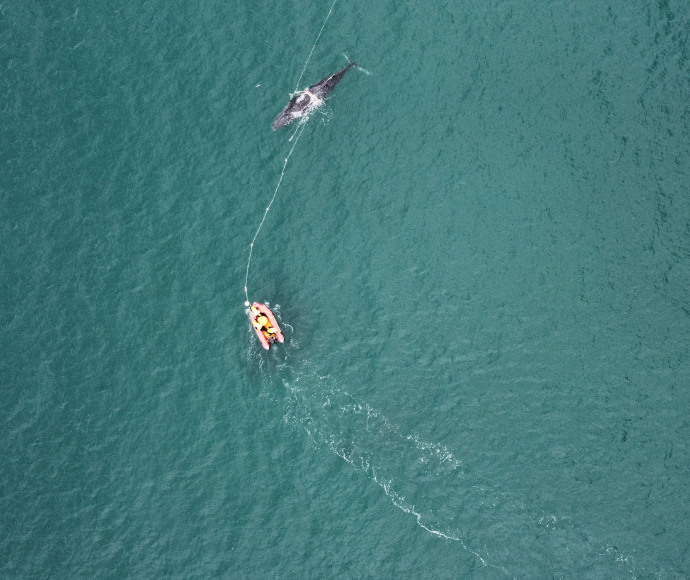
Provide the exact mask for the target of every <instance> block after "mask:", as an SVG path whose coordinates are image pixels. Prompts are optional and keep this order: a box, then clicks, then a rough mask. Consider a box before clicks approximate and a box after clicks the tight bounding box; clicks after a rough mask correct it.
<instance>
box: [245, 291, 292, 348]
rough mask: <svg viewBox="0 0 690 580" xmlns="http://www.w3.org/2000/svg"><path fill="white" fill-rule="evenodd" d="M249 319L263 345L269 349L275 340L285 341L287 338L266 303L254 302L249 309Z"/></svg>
mask: <svg viewBox="0 0 690 580" xmlns="http://www.w3.org/2000/svg"><path fill="white" fill-rule="evenodd" d="M249 319H250V320H251V322H252V326H253V327H254V330H255V331H256V335H257V336H258V337H259V340H260V341H261V346H263V347H264V348H265V349H266V350H268V349H269V348H270V347H271V345H272V344H273V343H274V342H283V341H284V340H285V338H284V337H283V333H282V332H280V326H278V322H276V318H275V316H273V312H271V310H270V309H269V308H268V306H266V305H265V304H261V303H259V302H254V304H252V306H251V308H250V309H249Z"/></svg>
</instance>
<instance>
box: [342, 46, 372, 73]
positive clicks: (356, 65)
mask: <svg viewBox="0 0 690 580" xmlns="http://www.w3.org/2000/svg"><path fill="white" fill-rule="evenodd" d="M343 56H344V57H345V58H346V59H347V63H348V65H349V66H351V67H352V68H356V69H357V70H361V71H362V72H363V73H364V74H366V75H370V74H371V73H370V72H369V71H368V70H367V69H365V68H364V67H361V66H359V65H358V64H357V63H356V62H355V61H354V60H352V59H351V58H350V57H349V56H347V54H345V53H344V52H343Z"/></svg>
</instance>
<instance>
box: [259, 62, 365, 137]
mask: <svg viewBox="0 0 690 580" xmlns="http://www.w3.org/2000/svg"><path fill="white" fill-rule="evenodd" d="M353 66H357V63H355V62H349V63H348V64H347V66H346V67H344V68H342V69H341V70H339V71H338V72H337V73H334V74H332V75H331V76H329V77H326V78H325V79H322V80H320V81H319V82H318V83H316V84H315V85H312V86H310V87H308V88H306V89H304V90H303V91H300V92H299V93H297V96H295V97H294V98H293V99H292V100H291V101H290V102H289V103H288V104H287V105H286V106H285V108H284V109H283V110H282V111H281V112H280V113H279V114H278V116H277V117H276V118H275V120H274V121H273V125H272V126H273V130H274V131H275V130H277V129H282V128H283V127H287V126H288V125H289V124H290V123H292V122H293V121H295V120H297V119H301V118H303V117H305V116H308V115H309V114H310V113H312V112H313V111H315V110H316V109H318V108H319V107H320V106H321V105H322V104H323V101H324V99H325V98H326V97H327V96H328V94H329V93H330V92H331V91H332V90H333V89H334V88H335V86H336V85H337V84H338V83H339V82H340V81H341V80H342V78H343V77H344V76H345V73H346V72H347V71H348V70H350V69H351V68H352V67H353ZM290 96H292V95H290Z"/></svg>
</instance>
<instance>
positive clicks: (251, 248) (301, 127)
mask: <svg viewBox="0 0 690 580" xmlns="http://www.w3.org/2000/svg"><path fill="white" fill-rule="evenodd" d="M337 2H338V0H333V3H332V4H331V8H330V10H329V11H328V14H327V15H326V18H325V20H324V21H323V24H322V25H321V30H319V34H318V36H317V37H316V40H315V41H314V45H313V46H312V47H311V51H310V52H309V56H308V57H307V60H306V61H305V62H304V67H302V72H301V73H300V75H299V79H298V80H297V88H296V89H295V92H297V91H298V89H299V84H300V82H301V81H302V76H303V75H304V71H306V70H307V65H308V64H309V61H310V60H311V55H312V54H314V49H315V48H316V45H317V44H318V42H319V39H320V38H321V33H322V32H323V29H324V28H325V27H326V22H328V19H329V18H330V17H331V13H332V12H333V8H334V7H335V5H336V3H337ZM306 121H307V119H306V118H305V119H304V121H302V122H300V124H299V126H298V127H297V129H296V130H295V132H294V133H293V134H292V137H290V139H289V140H290V141H292V139H293V138H294V137H295V135H297V138H296V139H295V142H294V143H293V144H292V147H291V148H290V152H289V153H288V154H287V157H286V158H285V162H284V163H283V170H282V171H281V172H280V178H279V179H278V184H277V185H276V188H275V190H274V191H273V197H272V198H271V201H270V203H269V204H268V206H267V207H266V210H265V211H264V215H263V218H261V223H260V224H259V227H258V228H257V229H256V232H254V237H253V238H252V242H251V244H249V257H248V259H247V271H246V272H245V275H244V297H245V302H244V305H245V306H249V304H250V303H249V293H248V291H247V282H248V281H249V266H250V265H251V263H252V254H253V252H254V242H255V241H256V238H257V237H258V235H259V232H260V231H261V228H262V227H263V225H264V222H265V221H266V216H267V215H268V212H269V211H270V209H271V206H272V205H273V202H274V201H275V198H276V196H277V195H278V190H279V189H280V184H281V183H282V182H283V176H284V175H285V169H286V168H287V164H288V161H289V160H290V157H291V156H292V152H293V151H294V150H295V147H296V146H297V142H298V141H299V138H300V136H301V135H302V131H303V130H304V125H305V123H306Z"/></svg>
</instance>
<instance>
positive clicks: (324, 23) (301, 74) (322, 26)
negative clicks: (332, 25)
mask: <svg viewBox="0 0 690 580" xmlns="http://www.w3.org/2000/svg"><path fill="white" fill-rule="evenodd" d="M336 2H338V0H333V4H331V9H330V10H329V11H328V14H327V15H326V19H325V20H324V21H323V24H322V25H321V30H319V35H318V36H317V37H316V40H315V41H314V46H312V47H311V51H310V52H309V56H308V57H307V60H306V61H305V62H304V67H303V68H302V72H301V73H300V75H299V78H298V79H297V86H295V93H297V92H298V91H299V84H300V82H301V80H302V76H303V75H304V71H306V70H307V65H308V64H309V60H310V59H311V55H312V54H314V49H315V48H316V45H317V43H318V42H319V38H321V33H322V32H323V29H324V28H325V27H326V22H328V19H329V18H330V17H331V12H333V8H334V7H335V4H336Z"/></svg>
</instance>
